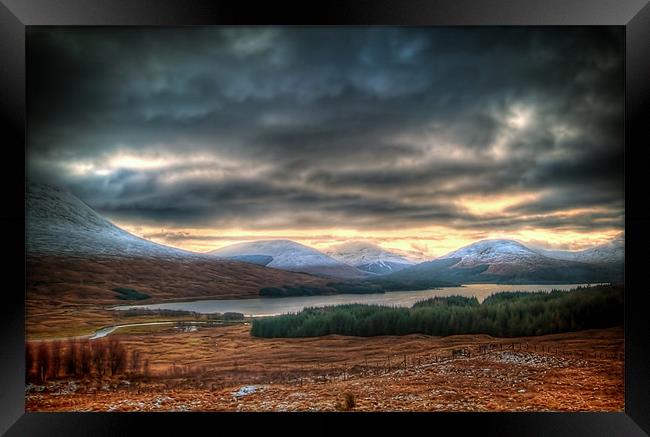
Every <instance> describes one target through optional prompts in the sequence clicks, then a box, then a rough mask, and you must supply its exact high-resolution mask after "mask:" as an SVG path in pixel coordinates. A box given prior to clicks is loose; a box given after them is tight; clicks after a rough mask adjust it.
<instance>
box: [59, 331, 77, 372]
mask: <svg viewBox="0 0 650 437" xmlns="http://www.w3.org/2000/svg"><path fill="white" fill-rule="evenodd" d="M78 357H79V343H78V342H77V341H76V340H75V339H73V338H71V339H70V340H68V347H67V348H66V350H65V354H64V355H63V368H64V369H65V373H66V375H69V376H75V375H76V374H77V372H78V370H77V366H78Z"/></svg>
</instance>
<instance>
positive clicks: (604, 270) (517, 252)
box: [389, 240, 622, 283]
mask: <svg viewBox="0 0 650 437" xmlns="http://www.w3.org/2000/svg"><path fill="white" fill-rule="evenodd" d="M389 278H392V279H407V278H408V279H413V278H436V279H441V280H451V281H457V282H461V283H470V282H497V283H580V282H610V281H611V282H615V281H620V280H621V279H622V272H621V271H620V270H617V269H612V268H608V267H604V266H602V265H595V264H588V263H583V262H577V261H572V260H561V259H556V258H550V257H547V256H544V255H542V254H540V253H538V252H536V251H535V250H533V249H530V248H529V247H527V246H525V245H523V244H522V243H519V242H517V241H514V240H482V241H478V242H476V243H473V244H470V245H468V246H465V247H461V248H460V249H458V250H455V251H453V252H450V253H448V254H446V255H443V256H441V257H439V258H437V259H436V260H434V261H429V262H424V263H421V264H417V265H415V266H413V267H409V268H407V269H404V270H402V271H400V272H397V273H394V274H392V275H389Z"/></svg>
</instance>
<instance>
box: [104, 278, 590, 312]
mask: <svg viewBox="0 0 650 437" xmlns="http://www.w3.org/2000/svg"><path fill="white" fill-rule="evenodd" d="M578 285H585V284H563V285H557V284H553V285H499V284H468V285H464V286H462V287H443V288H439V289H432V290H418V291H391V292H387V293H381V294H379V293H377V294H336V295H330V296H299V297H260V298H255V299H228V300H218V299H210V300H195V301H191V302H169V303H159V304H151V305H124V306H119V307H113V309H118V310H126V309H130V308H148V309H168V310H184V311H194V312H197V313H201V314H211V313H225V312H236V313H242V314H244V315H245V316H252V317H262V316H274V315H278V314H286V313H296V312H298V311H300V310H302V309H303V308H306V307H322V306H331V305H341V304H348V303H365V304H371V305H388V306H398V307H410V306H412V305H413V304H414V303H416V302H418V301H421V300H425V299H429V298H431V297H434V296H451V295H460V296H467V297H472V296H475V297H476V298H477V299H478V300H479V302H483V300H484V299H485V298H486V297H488V296H489V295H491V294H493V293H496V292H499V291H528V292H531V291H545V292H550V291H551V290H553V289H557V290H569V289H571V288H575V287H577V286H578Z"/></svg>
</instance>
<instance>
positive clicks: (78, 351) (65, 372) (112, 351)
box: [25, 338, 149, 384]
mask: <svg viewBox="0 0 650 437" xmlns="http://www.w3.org/2000/svg"><path fill="white" fill-rule="evenodd" d="M148 373H149V360H143V359H142V357H141V355H140V352H138V351H136V350H132V351H131V353H130V354H128V353H127V350H126V348H125V347H124V346H123V345H122V343H121V342H120V341H119V340H118V339H116V338H108V339H106V338H104V339H98V340H77V339H70V340H68V341H65V342H63V341H60V340H54V341H39V342H28V343H27V344H26V345H25V377H26V380H27V382H28V383H36V384H43V383H45V382H47V381H49V380H54V379H58V378H62V377H69V378H70V377H71V378H89V377H95V378H100V379H101V378H104V377H107V376H117V375H124V374H129V375H147V374H148Z"/></svg>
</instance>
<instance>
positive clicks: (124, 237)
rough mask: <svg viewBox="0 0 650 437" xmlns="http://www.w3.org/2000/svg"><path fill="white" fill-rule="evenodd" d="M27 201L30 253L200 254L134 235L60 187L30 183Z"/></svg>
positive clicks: (181, 255)
mask: <svg viewBox="0 0 650 437" xmlns="http://www.w3.org/2000/svg"><path fill="white" fill-rule="evenodd" d="M26 203H27V212H26V222H27V223H26V249H27V253H28V254H41V255H47V254H49V255H108V256H148V257H163V258H168V257H188V256H199V254H194V253H192V252H188V251H184V250H181V249H176V248H173V247H168V246H164V245H162V244H157V243H154V242H152V241H148V240H145V239H143V238H140V237H137V236H135V235H133V234H130V233H128V232H127V231H125V230H123V229H121V228H118V227H117V226H115V225H114V224H113V223H111V222H110V221H108V220H107V219H105V218H104V217H102V216H101V215H100V214H98V213H97V212H96V211H95V210H93V209H92V208H91V207H90V206H88V205H87V204H86V203H84V202H83V201H82V200H80V199H79V198H77V197H75V196H74V195H72V194H71V193H69V192H67V191H65V190H63V189H61V188H59V187H55V186H52V185H47V184H29V185H28V187H27V199H26Z"/></svg>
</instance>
